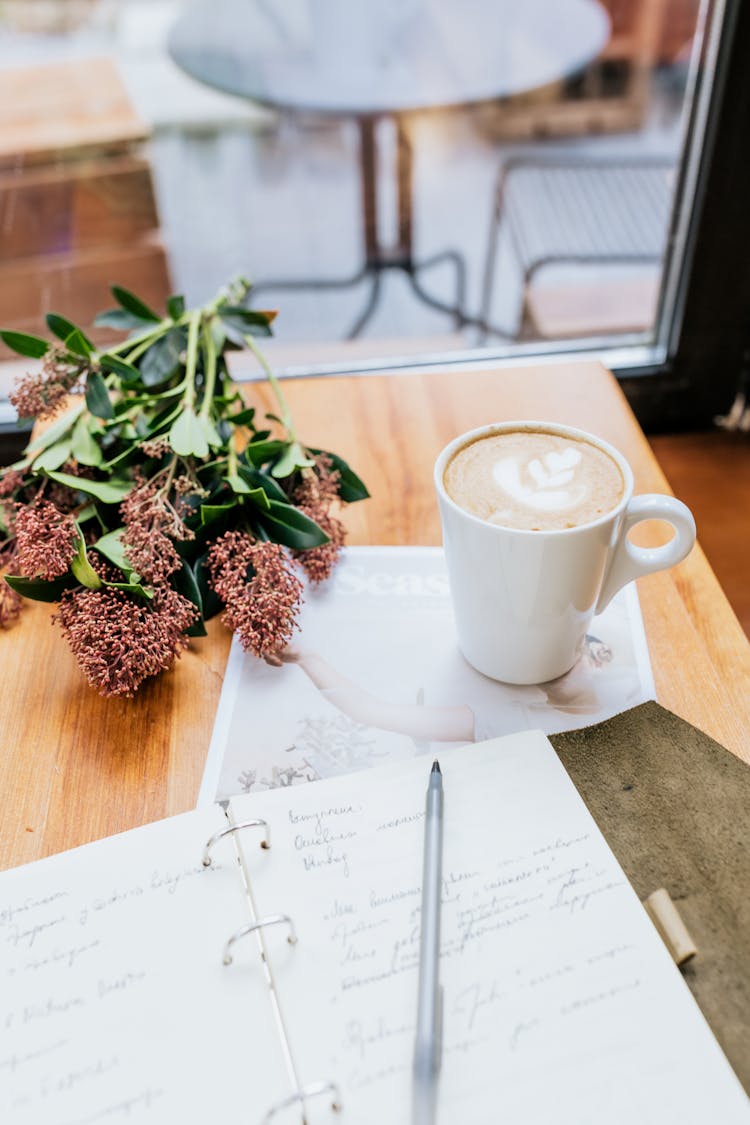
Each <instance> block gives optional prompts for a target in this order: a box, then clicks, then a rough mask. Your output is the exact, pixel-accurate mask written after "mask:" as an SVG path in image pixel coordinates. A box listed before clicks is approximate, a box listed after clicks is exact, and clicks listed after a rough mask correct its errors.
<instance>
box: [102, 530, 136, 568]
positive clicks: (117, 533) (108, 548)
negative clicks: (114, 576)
mask: <svg viewBox="0 0 750 1125" xmlns="http://www.w3.org/2000/svg"><path fill="white" fill-rule="evenodd" d="M124 530H125V528H124V527H116V528H115V530H114V531H108V532H107V534H106V535H102V536H101V538H99V539H97V541H96V543H94V549H95V550H97V551H98V552H99V554H100V555H104V557H105V559H108V560H109V561H110V562H111V563H114V565H115V566H116V567H117V568H118V570H121V571H123V573H124V574H130V573H131V571H132V569H133V568H132V567H131V565H130V563H129V562H128V560H127V558H126V557H125V547H124V546H123V542H122V533H123V532H124Z"/></svg>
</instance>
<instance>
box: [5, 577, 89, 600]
mask: <svg viewBox="0 0 750 1125" xmlns="http://www.w3.org/2000/svg"><path fill="white" fill-rule="evenodd" d="M5 581H6V582H7V583H8V585H9V586H10V588H11V590H15V591H16V593H17V594H20V595H21V596H22V597H24V598H30V599H31V600H32V601H35V602H59V601H60V598H61V597H62V595H63V593H64V592H65V590H70V589H71V588H72V587H73V586H75V585H76V580H75V578H73V576H72V575H71V574H63V576H62V578H53V579H51V581H46V580H45V579H44V578H24V577H23V576H22V575H20V574H6V575H5Z"/></svg>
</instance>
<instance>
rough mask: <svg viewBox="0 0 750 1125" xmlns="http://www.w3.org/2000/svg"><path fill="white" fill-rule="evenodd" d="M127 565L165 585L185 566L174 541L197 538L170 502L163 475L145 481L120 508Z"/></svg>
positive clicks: (142, 575)
mask: <svg viewBox="0 0 750 1125" xmlns="http://www.w3.org/2000/svg"><path fill="white" fill-rule="evenodd" d="M120 514H121V515H122V519H123V523H124V524H125V533H124V535H123V543H124V545H125V554H126V556H127V559H128V562H129V563H130V565H131V566H132V567H133V569H134V570H135V571H136V572H137V573H138V574H139V575H140V576H141V578H145V579H146V581H148V582H156V583H161V582H166V581H167V579H168V578H169V576H170V574H174V572H175V571H176V570H179V569H180V567H181V565H182V560H181V559H180V556H179V555H178V553H177V550H176V548H175V545H174V544H175V540H177V541H184V540H186V539H192V538H194V533H193V532H192V531H190V529H189V528H187V527H186V526H185V524H184V523H183V522H182V520H181V519H180V516H179V515H178V513H177V512H176V511H175V509H174V507H173V506H172V504H170V502H169V497H168V494H167V489H166V486H165V484H164V482H163V480H162V474H157V476H155V477H153V478H152V479H151V480H148V481H145V482H143V483H141V484H138V485H136V487H135V488H134V489H133V490H132V492H130V493H129V495H128V496H126V497H125V499H124V500H123V502H122V504H121V505H120Z"/></svg>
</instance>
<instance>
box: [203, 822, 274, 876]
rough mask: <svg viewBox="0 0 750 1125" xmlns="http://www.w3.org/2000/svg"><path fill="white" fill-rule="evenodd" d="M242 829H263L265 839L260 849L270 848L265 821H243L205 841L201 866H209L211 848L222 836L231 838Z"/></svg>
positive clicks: (269, 831)
mask: <svg viewBox="0 0 750 1125" xmlns="http://www.w3.org/2000/svg"><path fill="white" fill-rule="evenodd" d="M242 828H265V830H266V837H265V839H264V840H261V842H260V846H261V847H262V848H270V847H271V830H270V828H269V827H268V824H267V823H266V821H265V820H243V821H242V823H241V824H230V825H229V827H228V828H222V830H221V832H214V834H213V836H212V837H211V839H210V840H208V841H207V843H206V846H205V848H204V849H203V866H204V867H210V866H211V848H212V847H213V846H214V844H216V843H217V842H218V841H219V840H221V839H222V838H223V837H224V836H231V834H232V833H233V832H239V831H240V829H242Z"/></svg>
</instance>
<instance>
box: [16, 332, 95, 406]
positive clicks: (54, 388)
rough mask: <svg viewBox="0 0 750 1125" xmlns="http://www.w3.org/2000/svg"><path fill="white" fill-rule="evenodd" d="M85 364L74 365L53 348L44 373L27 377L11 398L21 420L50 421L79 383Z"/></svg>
mask: <svg viewBox="0 0 750 1125" xmlns="http://www.w3.org/2000/svg"><path fill="white" fill-rule="evenodd" d="M83 362H84V361H81V366H79V365H78V364H71V363H70V362H69V361H68V360H66V359H64V358H63V353H61V352H59V351H57V350H56V349H55V348H50V350H49V351H48V352H47V354H46V355H45V357H44V360H43V362H42V370H41V371H33V372H30V373H29V374H28V375H24V377H23V378H22V379H19V380H18V381H17V383H16V386H15V388H14V390H13V391H11V393H10V394H9V395H8V398H9V399H10V401H11V402H12V404H13V406H15V408H16V410H17V411H18V413H19V415H20V416H21V418H36V419H42V418H51V417H52V416H53V414H55V413H56V412H57V410H58V407H59V406H60V405H61V403H62V402H64V400H65V399H66V398H67V396H68V395H69V394H70V392H71V391H72V390H73V389H74V387H75V386H76V384H77V383H78V381H79V379H80V377H81V370H82V367H83Z"/></svg>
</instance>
